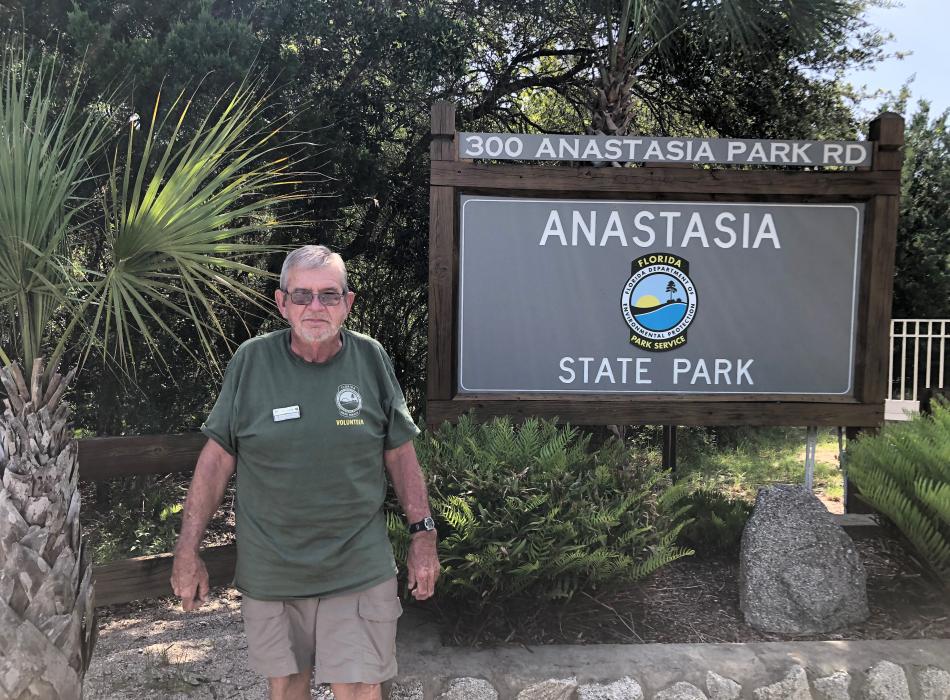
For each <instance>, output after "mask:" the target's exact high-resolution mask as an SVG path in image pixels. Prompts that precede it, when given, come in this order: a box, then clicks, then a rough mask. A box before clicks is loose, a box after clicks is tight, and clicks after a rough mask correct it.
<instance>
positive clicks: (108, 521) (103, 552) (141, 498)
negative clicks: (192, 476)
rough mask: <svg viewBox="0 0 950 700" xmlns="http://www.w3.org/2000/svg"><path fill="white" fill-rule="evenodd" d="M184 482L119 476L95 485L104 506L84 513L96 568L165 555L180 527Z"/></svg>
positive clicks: (173, 477) (172, 478)
mask: <svg viewBox="0 0 950 700" xmlns="http://www.w3.org/2000/svg"><path fill="white" fill-rule="evenodd" d="M186 489H187V482H186V481H184V480H183V479H181V478H180V476H179V475H177V474H172V475H165V476H161V477H152V476H145V477H141V476H140V477H124V478H122V479H116V480H113V481H111V482H107V483H103V484H101V485H97V488H96V498H97V499H102V500H103V501H104V503H102V504H99V505H100V506H102V507H100V508H97V509H95V510H90V511H87V512H86V513H85V515H84V522H83V531H84V536H85V537H86V538H88V542H89V544H88V546H89V547H90V548H91V550H92V560H93V562H95V563H96V564H102V563H105V562H110V561H114V560H117V559H125V558H127V557H139V556H145V555H148V554H162V553H163V552H170V551H171V550H172V549H173V548H174V546H175V541H176V539H177V537H178V530H179V528H180V526H181V510H182V503H183V501H184V499H185V491H186Z"/></svg>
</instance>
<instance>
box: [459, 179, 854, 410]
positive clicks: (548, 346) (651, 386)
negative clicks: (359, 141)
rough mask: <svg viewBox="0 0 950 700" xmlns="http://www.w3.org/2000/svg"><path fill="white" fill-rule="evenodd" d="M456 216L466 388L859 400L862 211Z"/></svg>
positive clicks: (600, 207) (588, 209)
mask: <svg viewBox="0 0 950 700" xmlns="http://www.w3.org/2000/svg"><path fill="white" fill-rule="evenodd" d="M461 212H462V215H461V231H460V236H461V240H460V257H459V267H460V270H459V273H460V275H459V276H460V279H459V387H458V388H459V391H460V392H463V393H465V392H469V393H483V392H505V393H547V392H553V393H572V392H578V393H631V394H633V393H685V394H691V393H714V394H737V393H741V394H821V395H849V394H851V393H852V392H853V375H854V342H855V333H856V312H857V295H858V277H859V275H858V261H859V256H860V247H861V239H862V228H863V220H864V210H863V205H861V204H777V203H776V204H772V203H769V204H749V203H729V202H715V203H707V202H658V201H644V202H631V201H603V200H576V201H574V200H548V199H514V198H486V197H476V196H463V197H461Z"/></svg>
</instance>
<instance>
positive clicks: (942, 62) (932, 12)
mask: <svg viewBox="0 0 950 700" xmlns="http://www.w3.org/2000/svg"><path fill="white" fill-rule="evenodd" d="M895 4H896V3H895ZM900 4H901V5H902V7H893V8H881V7H872V8H870V9H869V10H868V12H867V15H866V16H867V19H868V20H869V21H870V22H871V24H873V25H875V26H877V27H880V28H881V29H882V30H885V32H890V33H891V34H893V35H894V38H893V40H892V41H891V42H890V43H889V44H888V45H887V47H886V48H887V50H888V53H895V52H898V51H899V52H913V53H912V55H909V56H907V57H905V58H904V59H903V60H900V59H897V58H889V59H887V60H886V61H884V62H883V63H880V64H877V66H876V67H875V68H874V69H873V70H868V71H855V72H851V73H849V74H847V75H846V76H845V79H846V80H847V81H848V82H850V83H851V84H853V85H855V86H856V87H860V86H861V85H866V86H867V88H868V90H870V91H873V90H877V89H884V90H890V91H892V92H894V93H895V94H897V92H898V90H900V87H901V85H903V83H904V82H906V81H907V79H908V78H909V77H910V76H911V75H914V74H916V77H915V79H914V81H913V83H911V86H910V91H911V100H910V110H911V112H915V111H916V104H917V100H918V99H921V98H922V99H926V100H929V101H930V107H931V111H930V114H931V116H934V115H936V114H939V113H941V112H942V111H943V110H945V109H947V108H948V107H950V36H948V34H947V27H948V26H950V0H902V1H901V3H900ZM881 101H882V100H881V99H871V100H867V101H865V102H864V103H863V105H862V107H863V108H864V109H866V110H867V111H868V112H876V111H877V109H876V107H878V106H879V105H880V103H881Z"/></svg>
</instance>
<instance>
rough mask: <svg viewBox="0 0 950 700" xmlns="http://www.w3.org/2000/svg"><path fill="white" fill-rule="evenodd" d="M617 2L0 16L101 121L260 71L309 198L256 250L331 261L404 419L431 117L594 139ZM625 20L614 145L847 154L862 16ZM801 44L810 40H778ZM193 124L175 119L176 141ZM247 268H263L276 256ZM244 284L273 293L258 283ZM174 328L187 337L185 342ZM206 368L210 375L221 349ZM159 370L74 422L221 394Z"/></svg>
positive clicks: (264, 2)
mask: <svg viewBox="0 0 950 700" xmlns="http://www.w3.org/2000/svg"><path fill="white" fill-rule="evenodd" d="M624 4H625V3H623V2H621V3H616V4H612V3H611V2H607V0H566V1H565V2H559V3H551V2H544V1H542V0H527V1H524V0H521V1H519V2H514V1H512V0H496V1H494V2H481V1H479V2H475V1H474V0H446V1H444V2H439V3H435V2H430V1H423V2H418V3H405V2H399V1H396V0H381V1H377V0H369V1H367V0H361V1H359V2H357V1H355V0H332V1H331V0H149V1H148V2H146V1H145V0H126V2H121V3H117V2H114V1H113V0H75V1H74V0H29V1H27V0H11V1H10V2H7V3H5V4H3V5H2V6H0V20H4V21H7V22H9V23H11V24H12V25H13V26H22V27H23V31H24V32H25V33H26V35H27V36H28V40H29V41H30V42H33V43H36V44H42V45H44V46H46V47H47V48H48V50H51V51H58V52H60V53H61V54H63V55H64V56H65V57H66V58H67V59H68V60H69V61H70V62H71V64H72V66H73V67H74V68H73V70H74V71H75V72H76V74H77V75H79V68H78V66H79V65H80V64H84V65H85V68H84V70H83V71H82V76H83V77H82V80H81V91H82V95H83V97H84V99H85V101H86V104H87V105H90V106H93V105H95V106H96V108H97V109H100V110H103V111H105V112H107V113H109V114H110V115H112V116H113V118H115V119H116V120H117V121H122V120H125V119H127V118H128V117H129V116H130V115H131V114H133V113H138V114H140V115H144V114H145V113H146V111H147V110H148V109H150V102H149V100H150V99H151V98H150V96H154V94H155V93H156V91H157V90H159V89H162V90H163V91H164V92H166V93H168V94H178V92H180V91H182V90H185V91H186V92H190V91H191V90H193V89H194V88H195V87H196V86H197V85H198V84H199V83H200V84H201V85H202V90H201V94H202V95H209V96H213V95H216V94H221V93H222V92H223V91H224V90H225V89H226V88H227V86H229V85H233V84H235V83H239V82H240V81H241V80H242V79H243V78H244V76H245V75H246V74H247V72H248V71H256V72H258V73H260V74H262V75H263V79H264V81H265V83H266V84H268V85H270V86H271V94H270V97H269V99H268V101H267V104H266V107H265V108H264V109H263V110H262V111H261V113H260V115H259V117H258V118H259V119H260V120H261V123H262V124H266V123H267V122H268V121H269V120H276V119H280V118H281V117H282V116H283V115H285V114H288V113H294V114H297V115H298V116H296V117H295V118H294V119H293V121H292V122H291V123H290V124H289V125H288V126H289V132H288V134H287V135H286V136H278V137H277V143H276V148H277V149H278V152H284V153H285V154H287V155H290V154H291V153H293V155H295V156H300V157H301V158H302V161H301V164H300V169H301V170H303V171H305V172H306V173H307V174H308V175H307V177H306V178H305V179H306V182H305V183H303V184H302V185H301V192H302V193H304V194H305V196H303V197H302V198H301V199H299V200H294V201H291V202H288V203H286V204H285V205H283V206H287V207H290V208H291V210H290V211H289V212H286V213H287V214H288V217H287V218H289V219H291V220H294V221H296V222H298V223H297V224H296V225H294V226H289V227H285V228H281V229H278V230H275V231H271V232H270V233H268V234H267V235H268V236H269V238H268V240H267V241H265V242H266V243H267V244H269V245H274V246H295V245H299V244H303V243H325V244H327V245H330V246H331V247H333V248H334V249H336V250H338V251H339V252H340V253H341V254H342V255H343V257H344V258H345V259H346V260H347V263H348V266H349V268H350V273H351V279H352V283H353V287H354V289H355V291H356V292H357V300H356V304H355V307H354V311H353V315H352V317H351V318H352V324H353V325H354V326H355V327H356V328H357V329H359V330H362V331H365V332H368V333H370V334H371V335H374V336H376V337H377V338H379V339H380V340H381V341H382V342H383V343H384V345H385V346H386V347H387V349H388V350H389V352H390V353H391V354H392V356H393V360H394V364H395V366H396V371H397V375H398V378H399V379H400V381H401V382H402V384H403V387H404V388H405V390H406V393H407V398H408V399H409V402H410V405H411V406H412V407H413V409H414V411H415V412H416V415H417V416H418V415H420V412H421V410H422V407H423V405H424V400H423V399H424V383H425V355H426V344H427V342H426V321H427V315H426V300H427V284H426V283H427V277H428V260H427V232H428V139H429V136H428V132H429V108H430V105H431V104H432V102H433V101H434V100H437V99H450V100H453V101H454V102H455V103H456V105H457V115H458V121H459V126H460V127H461V128H462V129H464V130H485V131H496V130H497V131H505V130H511V131H528V132H536V131H548V132H574V133H582V132H584V131H587V130H589V129H591V128H592V122H593V116H592V111H591V105H592V104H593V102H595V101H596V99H595V98H596V94H595V93H596V90H597V86H598V85H600V84H601V83H599V82H598V81H599V80H600V79H601V77H602V74H601V72H599V67H601V68H602V67H603V65H604V60H605V59H604V57H605V55H606V56H607V57H608V60H609V55H610V51H611V41H610V40H609V39H608V32H607V29H606V28H607V26H608V25H609V24H610V23H611V22H617V21H618V19H619V18H620V14H622V11H623V8H622V6H623V5H624ZM626 4H627V5H628V6H629V7H630V8H633V9H636V7H640V8H641V10H643V11H646V14H641V15H638V16H639V17H640V19H641V20H644V21H646V20H650V21H649V22H647V23H646V24H641V25H637V26H639V27H640V28H641V30H642V31H641V34H640V35H639V39H637V40H636V41H630V42H628V43H629V45H630V46H631V47H634V46H636V51H634V52H633V53H635V54H636V56H637V62H636V73H635V80H634V81H633V82H632V83H631V85H630V88H629V95H630V102H629V117H630V118H629V123H628V124H627V127H628V128H629V130H631V131H635V132H638V133H642V134H651V135H684V136H685V135H708V136H717V135H718V136H729V137H747V138H755V137H765V138H768V137H784V138H853V137H856V136H857V134H858V132H859V129H860V128H861V126H862V125H861V124H860V123H859V122H858V121H857V119H856V117H855V114H854V110H853V100H852V99H851V94H850V91H849V89H848V88H847V86H845V85H843V84H841V83H840V82H839V81H838V79H837V77H836V76H837V75H840V74H841V73H842V72H843V70H844V69H845V68H846V67H848V66H853V65H867V64H872V63H873V62H874V61H875V60H877V59H879V58H880V57H881V56H882V55H883V51H884V42H885V38H884V37H883V36H882V35H881V33H880V32H879V31H877V30H876V29H875V28H873V27H871V26H869V25H867V23H866V22H865V21H864V20H863V19H862V18H861V11H862V9H863V4H864V3H862V2H857V1H854V2H852V1H845V0H810V1H809V2H807V3H798V2H794V3H793V2H789V1H788V0H769V1H768V2H766V3H761V2H751V0H745V1H744V2H739V1H737V0H731V1H726V0H724V2H722V3H711V4H706V3H692V2H686V1H685V0H684V1H683V2H667V1H663V2H660V1H659V0H654V1H653V2H636V1H635V0H626ZM707 5H708V7H707ZM718 6H722V7H733V8H738V9H740V10H742V9H744V10H746V11H749V10H750V9H754V10H756V12H758V13H759V14H758V15H756V14H755V13H751V14H748V12H747V15H746V16H748V17H751V18H753V20H754V22H753V24H751V25H743V26H740V27H737V28H736V31H734V32H732V34H730V33H729V32H725V33H724V32H722V31H719V29H716V30H715V31H713V30H712V27H713V24H709V20H710V17H711V15H709V14H708V13H707V14H705V15H704V14H703V13H702V12H701V11H700V10H701V9H702V8H707V9H709V8H713V10H715V8H716V7H718ZM752 6H754V8H753V7H752ZM809 8H811V9H813V10H814V12H813V15H814V16H813V17H811V20H812V21H811V22H809V23H803V22H797V23H796V18H795V17H793V16H792V15H791V14H790V12H792V11H793V10H794V11H804V10H808V9H809ZM661 11H662V12H661ZM651 12H652V13H653V14H652V15H651V14H650V13H651ZM597 18H600V19H597ZM671 18H672V19H671ZM654 19H655V20H656V21H653V20H654ZM717 19H718V18H717ZM726 19H728V18H726ZM664 22H666V24H664ZM707 25H708V26H707ZM631 26H632V25H631ZM727 26H728V22H726V21H723V22H717V23H715V27H717V28H722V27H727ZM799 26H801V27H804V28H805V29H803V30H802V31H792V30H791V29H792V28H793V27H799ZM647 30H649V31H647ZM614 36H616V33H615V35H614ZM651 37H652V38H651ZM743 37H745V39H751V38H754V41H749V40H747V41H743V40H741V39H742V38H743ZM660 39H662V42H661V43H662V44H663V46H662V50H650V48H649V47H650V44H649V42H650V41H653V42H656V41H658V40H660ZM614 41H615V40H614ZM638 42H639V43H638ZM643 42H646V43H643ZM614 45H616V44H614ZM644 47H645V48H644ZM763 47H766V48H763ZM605 51H606V52H607V53H606V54H605ZM628 54H629V55H633V54H632V53H630V52H629V51H628ZM197 99H199V100H201V99H205V98H204V97H199V98H197ZM199 106H200V105H199ZM194 126H195V124H194V122H192V121H188V120H186V122H185V123H184V124H183V126H182V129H183V133H184V134H187V133H188V132H189V130H190V129H193V128H194ZM301 141H303V142H305V143H307V144H311V145H309V146H308V147H307V148H306V149H304V150H303V151H300V149H299V147H298V146H295V145H292V143H293V142H296V143H299V142H301ZM281 149H283V150H281ZM259 262H260V264H261V265H263V266H265V267H267V268H269V269H270V271H271V272H276V271H277V269H278V267H279V264H280V256H276V255H275V256H272V257H270V258H269V259H266V260H261V261H259ZM255 284H258V285H259V286H260V291H261V292H262V293H264V294H269V293H270V292H271V291H272V289H273V285H274V282H273V280H270V281H263V282H262V281H257V282H255ZM235 303H236V306H237V312H228V313H224V312H223V309H222V313H221V314H220V315H219V320H220V322H221V323H222V325H223V326H224V327H225V329H226V331H227V332H228V334H229V335H230V337H231V338H232V340H233V341H234V342H240V341H241V340H243V339H245V338H246V337H247V336H248V335H249V334H253V333H257V332H261V331H264V330H269V329H271V328H274V327H277V325H276V324H277V323H278V321H277V320H275V319H273V318H269V317H266V316H255V315H253V314H251V310H250V309H247V313H246V314H242V313H241V311H242V306H241V301H240V300H235ZM239 317H240V318H239ZM244 320H247V321H248V324H247V327H246V328H245V324H244V322H243V321H244ZM176 328H177V330H179V331H180V333H181V334H182V336H183V337H184V338H186V339H187V337H188V334H189V333H193V331H190V330H189V329H187V328H183V327H177V326H176ZM156 339H157V340H158V342H160V343H161V342H165V341H162V340H161V339H160V338H158V336H156ZM195 340H196V341H197V339H195ZM134 342H143V341H142V340H141V339H136V340H134ZM186 342H187V340H186ZM218 351H219V352H220V353H221V356H222V358H224V359H226V358H227V356H228V352H229V351H228V348H227V345H226V344H220V345H219V346H218ZM176 362H177V366H176V367H175V368H174V370H175V371H174V372H172V373H171V376H170V377H169V376H168V375H167V374H164V373H162V372H161V371H159V370H157V369H154V368H152V367H150V366H147V365H146V364H145V363H144V362H143V363H142V364H141V365H140V366H139V367H138V368H137V372H138V374H137V376H138V378H139V380H140V383H142V384H147V385H148V386H149V387H150V388H149V390H148V400H146V399H145V394H144V393H143V392H142V391H140V390H136V389H135V388H134V387H132V386H131V385H129V384H128V382H127V381H126V380H125V379H123V378H121V377H116V376H113V375H109V374H106V375H104V376H103V378H102V379H97V380H96V381H89V380H87V382H81V383H80V385H79V389H78V390H79V391H80V392H83V395H84V399H86V401H85V403H86V405H88V406H89V410H88V412H87V413H86V416H85V417H84V418H83V417H82V416H80V418H83V420H84V423H85V425H86V427H88V428H90V429H92V430H95V431H97V432H102V433H120V432H126V431H128V432H135V431H142V432H146V431H153V432H167V431H173V430H185V429H193V428H194V427H195V426H196V425H197V423H198V422H200V420H201V417H202V416H203V415H204V413H205V412H206V411H207V409H208V407H209V404H210V401H211V400H212V399H213V396H214V394H215V392H216V386H217V382H218V379H217V378H216V377H215V376H214V375H213V373H209V372H207V371H206V368H205V367H203V366H202V365H201V364H200V363H197V362H195V361H194V360H193V359H191V358H188V357H187V356H181V357H179V358H177V359H176ZM87 376H88V375H87ZM122 388H124V389H125V390H124V391H119V390H120V389H122ZM117 392H118V393H119V395H121V396H122V398H121V400H120V401H115V399H114V397H115V396H116V394H117ZM133 417H134V418H133Z"/></svg>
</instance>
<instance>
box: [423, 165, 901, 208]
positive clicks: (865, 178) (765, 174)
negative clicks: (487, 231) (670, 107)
mask: <svg viewBox="0 0 950 700" xmlns="http://www.w3.org/2000/svg"><path fill="white" fill-rule="evenodd" d="M431 184H432V185H434V186H443V187H458V188H464V189H465V190H466V191H467V192H472V193H475V192H479V191H482V192H489V191H491V192H496V193H497V191H498V190H504V191H506V192H510V193H518V194H520V195H527V194H532V193H537V194H539V195H545V196H551V195H554V194H560V195H568V196H571V195H578V194H586V195H587V196H590V195H591V194H592V193H599V194H601V195H610V194H613V195H619V194H636V195H643V196H647V195H650V194H654V193H656V194H677V195H682V196H685V197H688V196H690V195H693V194H715V195H732V196H734V197H735V196H744V197H749V196H751V195H755V196H757V197H763V196H780V195H795V196H796V197H811V198H817V197H821V198H826V199H835V200H836V201H841V200H842V198H850V199H852V200H855V201H859V200H860V201H866V200H867V199H869V198H870V197H871V196H873V195H875V194H885V195H897V194H898V192H899V190H900V179H899V177H895V174H894V173H890V172H879V171H874V170H872V171H860V172H859V171H854V172H796V171H789V170H756V171H750V170H704V169H701V168H589V167H571V168H567V167H565V168H559V167H538V166H536V165H534V166H529V165H491V164H484V163H466V162H461V161H454V162H453V161H433V162H432V174H431Z"/></svg>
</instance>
